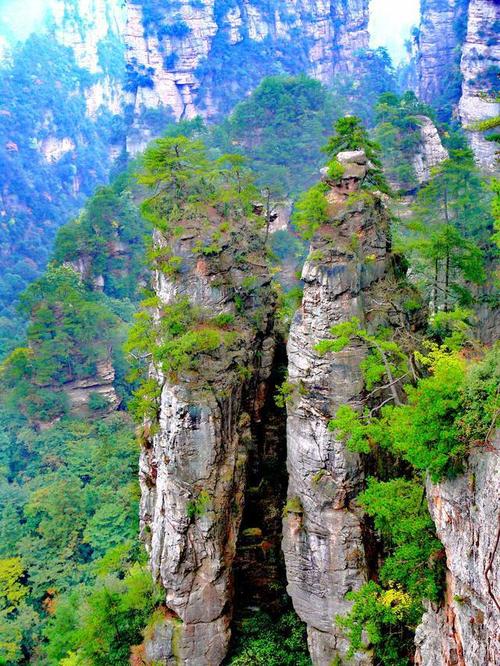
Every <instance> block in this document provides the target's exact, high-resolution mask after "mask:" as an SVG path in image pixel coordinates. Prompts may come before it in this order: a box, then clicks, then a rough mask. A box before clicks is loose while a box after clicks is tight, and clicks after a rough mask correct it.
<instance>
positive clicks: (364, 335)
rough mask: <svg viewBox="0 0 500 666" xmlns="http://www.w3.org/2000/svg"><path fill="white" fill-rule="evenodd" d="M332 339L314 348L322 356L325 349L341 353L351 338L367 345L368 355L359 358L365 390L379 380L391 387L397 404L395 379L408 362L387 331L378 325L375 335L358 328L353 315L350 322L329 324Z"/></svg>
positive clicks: (358, 324) (406, 366) (404, 370)
mask: <svg viewBox="0 0 500 666" xmlns="http://www.w3.org/2000/svg"><path fill="white" fill-rule="evenodd" d="M330 334H331V336H332V339H329V340H322V341H321V342H319V343H318V344H317V345H316V346H315V351H317V352H318V354H320V355H323V354H326V353H328V352H341V351H343V350H344V349H345V348H346V347H347V345H348V344H349V343H351V342H352V341H353V340H356V339H357V340H360V341H362V342H364V343H365V344H366V345H367V347H368V348H369V350H370V351H369V353H368V355H367V356H366V357H365V358H364V359H363V360H362V361H361V370H362V372H363V378H364V380H365V385H366V388H367V389H368V390H371V389H372V388H373V387H374V386H375V385H376V384H378V383H379V382H380V381H381V380H382V379H385V380H387V382H388V383H389V384H390V385H391V387H392V389H393V390H392V396H393V399H394V402H395V403H396V404H397V403H398V402H399V398H398V395H397V392H396V388H395V384H396V383H397V382H396V381H395V378H396V379H397V380H398V381H400V378H401V377H403V376H405V375H406V374H407V373H408V364H407V359H406V356H405V354H404V353H403V352H402V351H401V349H400V348H399V346H398V344H397V343H396V342H394V340H392V339H391V330H390V329H386V328H380V329H379V330H378V331H377V332H376V333H375V334H372V333H369V332H368V331H367V330H366V329H364V328H361V326H360V321H359V319H358V318H357V317H353V318H352V319H351V320H350V321H346V322H342V323H340V324H336V325H335V326H332V328H331V329H330Z"/></svg>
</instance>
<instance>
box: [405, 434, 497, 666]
mask: <svg viewBox="0 0 500 666" xmlns="http://www.w3.org/2000/svg"><path fill="white" fill-rule="evenodd" d="M488 447H489V448H487V449H479V450H476V451H475V452H474V453H472V455H471V456H470V460H469V463H468V467H467V470H466V473H465V474H464V475H463V476H461V477H459V478H457V479H455V480H452V481H446V482H443V483H440V484H438V485H433V484H430V483H429V484H428V488H427V495H428V501H429V509H430V512H431V515H432V517H433V519H434V522H435V523H436V530H437V535H438V537H439V539H440V540H441V541H442V543H443V545H444V547H445V551H446V565H447V578H446V593H445V600H444V603H443V605H442V607H440V608H433V607H430V608H429V609H428V611H427V612H426V613H425V615H424V617H423V620H422V624H421V625H420V627H419V628H418V629H417V633H416V639H415V640H416V645H417V655H416V664H419V666H452V665H455V664H456V665H457V666H495V665H496V664H499V663H500V578H499V576H498V567H499V564H500V488H499V485H498V478H499V475H500V436H499V435H497V438H496V441H495V442H494V443H493V444H491V445H488Z"/></svg>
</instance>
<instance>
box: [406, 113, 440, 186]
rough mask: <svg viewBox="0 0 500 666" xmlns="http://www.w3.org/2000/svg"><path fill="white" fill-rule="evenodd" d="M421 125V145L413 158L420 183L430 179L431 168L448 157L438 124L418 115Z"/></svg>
mask: <svg viewBox="0 0 500 666" xmlns="http://www.w3.org/2000/svg"><path fill="white" fill-rule="evenodd" d="M417 119H418V122H419V125H420V137H421V141H420V145H419V147H418V149H417V152H416V154H415V156H414V158H413V168H414V169H415V174H416V176H417V180H418V182H419V183H420V184H422V183H425V182H426V181H428V180H429V178H430V175H431V169H432V168H433V167H435V166H437V165H438V164H440V163H441V162H443V161H444V160H445V159H447V157H448V151H447V150H446V148H444V146H443V144H442V143H441V138H440V136H439V133H438V131H437V128H436V126H435V125H434V123H433V122H432V120H431V119H430V118H428V117H427V116H417Z"/></svg>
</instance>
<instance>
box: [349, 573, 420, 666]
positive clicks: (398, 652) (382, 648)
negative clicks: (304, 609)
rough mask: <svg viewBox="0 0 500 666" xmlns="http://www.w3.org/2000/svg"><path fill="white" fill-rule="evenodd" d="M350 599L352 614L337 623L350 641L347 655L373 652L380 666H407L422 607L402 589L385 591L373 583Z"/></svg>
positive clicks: (365, 586)
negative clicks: (365, 651)
mask: <svg viewBox="0 0 500 666" xmlns="http://www.w3.org/2000/svg"><path fill="white" fill-rule="evenodd" d="M347 598H348V599H349V600H350V601H352V602H353V607H352V610H351V611H350V612H349V614H348V615H347V616H345V617H338V618H337V623H338V624H339V625H340V627H342V628H343V629H344V630H345V631H346V633H347V636H348V638H349V641H350V650H349V653H348V654H349V655H350V656H353V655H354V654H355V653H356V652H357V651H358V650H363V649H370V648H372V649H373V651H374V653H375V657H376V659H377V663H378V664H381V666H407V664H408V663H409V662H408V655H409V654H411V652H412V650H413V633H414V629H415V627H416V626H417V624H418V623H419V621H420V618H421V615H422V609H421V606H420V604H418V603H415V602H414V601H413V600H412V598H411V597H410V595H409V594H407V593H406V592H404V591H403V590H401V589H400V588H398V587H390V588H388V589H383V588H382V587H381V586H380V585H377V583H375V582H374V581H370V582H369V583H365V584H364V585H363V586H362V587H361V588H360V589H359V590H358V591H356V592H349V593H348V595H347ZM364 632H366V639H365V637H364ZM365 640H366V643H365Z"/></svg>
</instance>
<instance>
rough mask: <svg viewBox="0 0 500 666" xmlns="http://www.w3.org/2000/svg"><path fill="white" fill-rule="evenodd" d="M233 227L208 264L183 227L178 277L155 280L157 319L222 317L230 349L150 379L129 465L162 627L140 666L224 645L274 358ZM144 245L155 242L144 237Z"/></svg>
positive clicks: (206, 657) (250, 244)
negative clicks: (159, 593)
mask: <svg viewBox="0 0 500 666" xmlns="http://www.w3.org/2000/svg"><path fill="white" fill-rule="evenodd" d="M217 221H221V220H217ZM237 227H238V228H235V229H234V230H233V232H228V233H227V234H226V236H225V240H223V241H220V242H221V247H220V252H219V253H218V254H217V256H216V257H215V258H210V257H204V256H203V255H200V254H199V252H197V251H196V249H195V248H196V241H197V240H198V241H199V239H200V234H202V233H203V231H202V228H203V225H202V224H201V223H200V221H199V220H191V221H186V222H185V227H184V232H183V234H182V236H181V237H180V238H178V239H176V240H175V241H174V242H173V245H172V246H171V247H172V251H173V252H174V253H175V255H176V256H179V257H182V259H183V268H182V271H181V273H180V274H178V275H176V276H167V275H165V274H163V273H161V272H157V273H156V275H155V290H156V293H157V295H158V297H159V299H160V302H161V305H160V309H159V311H158V315H157V316H159V317H160V316H161V308H162V307H163V306H165V305H168V304H172V303H174V302H176V301H177V300H178V299H179V298H188V299H189V301H190V303H191V304H192V305H193V306H195V307H200V308H203V310H204V311H205V312H207V313H209V314H210V316H212V317H215V316H217V315H219V314H222V313H227V314H232V315H234V317H235V322H236V323H235V325H234V328H235V331H234V332H235V333H236V334H237V339H236V341H234V342H233V343H231V344H229V343H228V344H227V345H226V344H224V345H222V346H221V347H220V348H219V349H216V350H214V351H212V352H210V353H208V354H206V355H204V356H203V357H202V359H201V360H200V363H199V367H198V368H197V369H196V370H193V369H191V370H189V371H187V370H186V371H183V372H181V373H178V375H177V376H175V377H174V376H172V375H164V374H163V372H162V370H161V367H157V368H155V369H153V370H152V373H153V374H152V376H154V377H156V378H157V380H158V382H159V384H160V387H161V398H160V405H159V422H158V423H159V424H158V431H157V433H156V434H155V435H154V436H153V437H152V438H149V439H148V440H147V441H146V442H145V445H144V448H143V450H142V454H141V461H140V482H141V490H142V499H141V527H142V536H143V539H144V541H145V543H146V547H147V550H148V552H149V556H150V564H151V570H152V573H153V576H154V577H155V578H156V579H157V580H158V581H159V583H160V584H161V585H162V586H163V588H164V589H165V605H166V607H167V609H168V612H169V617H166V618H165V620H164V622H163V626H161V625H159V626H157V627H155V631H154V634H153V636H152V637H149V638H148V639H147V641H146V646H145V648H146V654H147V655H152V656H153V658H152V662H151V663H153V662H154V661H155V660H158V659H161V660H162V663H165V664H178V663H183V664H193V665H196V666H204V665H206V666H217V665H218V664H220V663H221V662H222V660H223V659H224V658H225V656H226V652H227V648H228V643H229V638H230V621H231V617H232V612H233V575H232V565H233V561H234V558H235V553H236V542H237V537H238V532H239V527H240V522H241V518H242V511H243V504H244V492H245V479H246V467H247V460H248V451H249V450H250V449H252V448H253V447H254V444H252V437H253V434H252V424H255V423H258V422H259V421H260V420H261V418H262V409H263V405H264V403H265V401H266V394H267V388H266V387H267V380H268V378H269V375H270V373H271V369H272V363H273V357H274V339H273V336H272V327H273V310H274V297H273V296H272V292H271V280H270V276H269V274H268V269H267V266H266V265H265V262H264V261H263V260H262V259H261V258H260V254H259V253H260V252H261V251H262V241H261V240H259V237H258V236H256V231H255V226H253V227H252V225H251V224H249V223H248V224H247V223H245V222H241V223H239V224H238V225H237ZM155 243H156V246H157V247H161V246H163V245H164V244H165V243H167V240H166V239H165V238H164V237H163V236H162V234H160V233H159V232H156V233H155ZM259 248H260V249H259ZM237 256H238V257H239V260H237V259H236V257H237ZM244 257H246V259H244ZM249 277H251V279H252V287H251V288H249V290H248V289H247V288H246V287H245V286H244V285H247V284H248V278H249ZM245 289H247V290H246V291H245ZM237 296H238V297H239V298H237ZM237 303H239V304H240V305H239V306H238V305H237Z"/></svg>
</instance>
